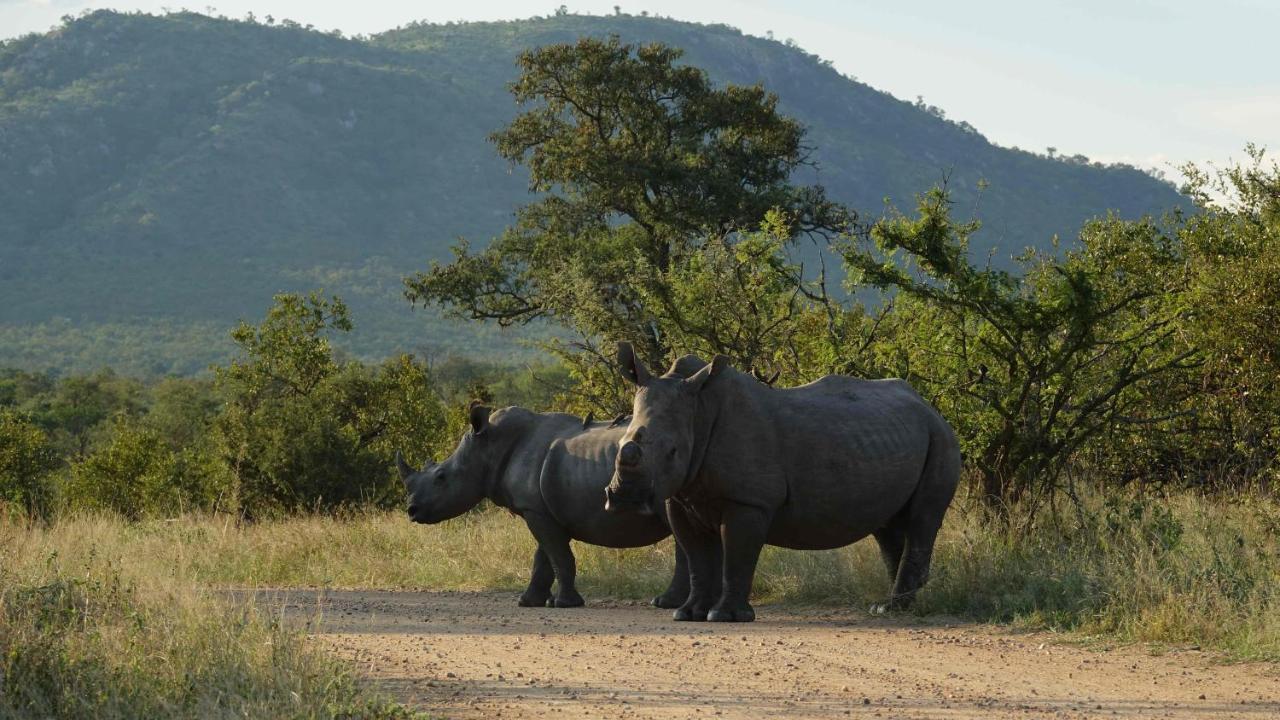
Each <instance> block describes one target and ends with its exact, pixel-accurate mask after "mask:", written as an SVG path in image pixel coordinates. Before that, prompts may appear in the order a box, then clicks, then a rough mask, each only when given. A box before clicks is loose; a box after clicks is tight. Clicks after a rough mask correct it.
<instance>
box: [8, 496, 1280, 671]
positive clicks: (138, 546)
mask: <svg viewBox="0 0 1280 720" xmlns="http://www.w3.org/2000/svg"><path fill="white" fill-rule="evenodd" d="M0 537H3V538H4V539H3V544H4V547H6V548H9V549H10V550H8V552H17V553H19V554H22V555H24V556H28V557H49V556H51V555H55V554H56V555H57V556H59V557H62V558H70V557H85V556H88V555H90V554H93V553H97V554H98V555H99V556H101V557H104V558H109V559H110V561H111V562H113V563H115V564H116V565H117V566H118V567H119V568H120V569H121V572H123V573H124V575H126V576H127V577H134V578H153V577H166V578H174V579H178V580H181V581H182V582H186V583H189V584H191V585H193V586H199V587H211V586H227V585H235V586H253V587H259V586H308V587H346V588H382V589H438V590H480V589H503V590H510V591H513V592H514V591H517V590H519V589H520V588H522V587H523V586H524V585H525V583H526V582H527V580H528V569H529V562H530V560H531V558H532V555H533V550H534V543H533V540H532V538H531V537H530V535H529V533H528V531H527V530H526V529H525V527H524V523H523V522H522V521H520V520H519V519H518V518H515V517H512V516H510V515H508V514H507V513H505V512H501V511H496V510H488V511H484V512H476V513H472V514H469V515H466V516H464V517H462V518H459V519H457V520H453V521H450V522H448V523H444V524H442V525H439V526H431V527H425V526H419V525H414V524H412V523H410V522H409V521H408V520H407V519H406V518H405V517H403V515H402V514H401V513H381V512H369V513H364V514H356V515H352V516H349V517H345V518H331V517H307V518H293V519H285V520H280V521H275V522H269V523H261V524H256V525H237V524H236V523H234V522H232V521H230V520H228V519H218V518H200V517H195V518H182V519H179V520H176V521H169V522H161V521H148V522H141V523H133V524H130V523H125V522H122V521H120V520H117V519H114V518H111V517H107V516H101V515H96V516H94V515H84V516H77V517H69V518H64V519H62V520H59V521H58V522H56V523H54V524H53V525H50V526H48V527H45V528H38V527H33V528H25V529H23V528H16V527H13V526H6V528H5V529H4V530H2V531H0ZM575 552H576V554H577V556H578V567H579V586H580V587H581V589H582V590H583V593H584V594H586V595H587V596H588V598H600V597H606V596H607V597H614V598H620V599H635V600H645V599H648V598H649V597H650V596H652V595H653V594H656V593H657V592H659V591H661V590H662V589H663V588H664V587H665V585H666V583H667V581H668V580H669V579H670V572H671V567H672V545H671V541H670V540H667V541H665V542H663V543H661V544H659V545H657V546H655V547H651V548H640V549H634V550H610V549H606V548H598V547H592V546H586V545H578V544H575ZM887 591H888V581H887V577H886V573H885V571H884V568H883V565H882V563H881V561H880V558H879V554H878V552H877V550H876V547H875V545H874V542H873V541H871V540H867V541H864V542H861V543H858V544H856V545H854V546H852V547H848V548H844V549H841V550H834V551H827V552H794V551H787V550H782V549H778V548H766V551H765V553H764V555H763V556H762V558H761V562H760V568H759V571H758V573H757V575H756V587H755V597H756V600H757V601H758V602H792V603H818V604H835V605H849V606H853V607H867V606H869V605H870V604H871V603H873V602H875V601H877V600H880V599H882V598H883V596H884V595H885V593H886V592H887ZM513 602H514V599H513ZM915 612H917V613H921V614H946V615H952V616H958V617H963V618H970V619H974V620H979V621H998V622H1011V623H1018V624H1022V625H1026V626H1030V627H1048V628H1054V629H1060V630H1067V631H1072V632H1076V633H1081V634H1087V635H1099V636H1103V637H1106V638H1113V639H1115V640H1119V641H1126V642H1129V641H1137V642H1154V643H1162V644H1178V645H1188V644H1198V645H1201V646H1204V647H1206V648H1216V649H1219V650H1222V651H1224V652H1226V653H1228V654H1229V655H1231V656H1233V657H1237V658H1260V659H1271V660H1280V502H1277V500H1275V499H1273V498H1268V497H1265V496H1261V495H1248V496H1241V497H1236V498H1211V497H1204V496H1200V495H1195V494H1177V495H1173V496H1169V497H1162V498H1155V497H1143V496H1137V495H1135V496H1126V497H1118V496H1114V495H1113V496H1111V497H1110V499H1104V498H1102V497H1095V498H1088V499H1086V503H1085V506H1084V507H1082V508H1081V511H1080V512H1079V513H1078V514H1076V513H1066V514H1065V515H1064V518H1063V519H1062V520H1061V521H1060V522H1057V523H1055V522H1047V521H1046V522H1042V523H1040V524H1039V525H1038V526H1036V527H1035V528H1034V529H1032V530H1030V531H1026V532H1024V533H1022V534H1017V533H1015V532H1013V531H1007V530H1002V529H1000V528H999V527H998V526H996V525H994V524H992V523H989V522H987V521H986V520H985V518H984V516H983V515H982V514H981V513H979V512H977V511H972V510H967V509H966V508H965V507H964V506H963V505H960V506H958V507H956V508H954V509H953V511H952V512H951V513H950V514H949V516H948V519H947V522H946V525H945V526H944V527H943V531H942V534H941V536H940V538H939V540H938V543H937V546H936V549H935V553H934V564H933V576H932V579H931V580H930V582H929V584H928V586H927V587H926V588H925V590H924V591H923V592H922V593H921V595H920V598H919V602H918V604H917V607H916V610H915Z"/></svg>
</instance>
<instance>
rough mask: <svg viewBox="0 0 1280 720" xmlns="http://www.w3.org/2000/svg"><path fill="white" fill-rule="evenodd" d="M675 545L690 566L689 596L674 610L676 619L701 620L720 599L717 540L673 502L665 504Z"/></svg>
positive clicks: (718, 542)
mask: <svg viewBox="0 0 1280 720" xmlns="http://www.w3.org/2000/svg"><path fill="white" fill-rule="evenodd" d="M667 515H668V516H669V517H670V518H671V531H672V533H673V534H674V535H675V536H676V546H677V547H680V548H682V549H683V550H684V552H685V556H686V561H687V562H688V566H689V593H688V597H686V598H685V600H684V604H682V605H681V606H680V607H678V608H676V610H675V612H674V613H672V617H673V618H675V619H676V620H695V621H702V620H706V619H707V611H708V610H710V609H711V605H712V603H714V602H715V601H716V598H718V597H719V596H720V539H719V538H717V537H716V535H715V533H713V532H711V531H710V530H708V529H707V528H706V527H705V526H703V525H702V524H700V523H698V522H697V521H696V520H695V519H694V518H692V517H691V516H690V515H689V513H688V511H687V510H685V509H684V508H683V507H681V506H680V505H678V504H676V503H674V502H668V503H667Z"/></svg>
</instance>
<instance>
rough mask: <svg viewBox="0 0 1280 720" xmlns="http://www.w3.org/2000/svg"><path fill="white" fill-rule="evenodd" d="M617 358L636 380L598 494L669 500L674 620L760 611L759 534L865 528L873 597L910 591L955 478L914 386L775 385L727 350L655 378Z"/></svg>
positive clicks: (800, 541)
mask: <svg viewBox="0 0 1280 720" xmlns="http://www.w3.org/2000/svg"><path fill="white" fill-rule="evenodd" d="M618 364H619V368H620V370H621V372H622V374H623V375H624V376H625V377H626V378H628V379H629V380H631V381H632V382H634V383H635V384H636V386H637V390H636V395H635V402H634V410H633V414H632V417H631V423H630V425H629V426H628V428H627V430H626V434H625V436H624V438H623V444H622V447H621V449H620V451H619V453H618V459H617V462H616V469H615V473H614V478H613V481H612V482H611V483H610V485H609V487H608V488H607V490H606V498H607V501H606V506H607V507H608V508H610V509H612V510H613V511H615V512H618V511H621V510H628V509H630V510H639V511H640V512H639V513H637V514H652V513H653V512H654V510H655V508H657V507H659V504H660V503H664V502H665V504H666V511H667V514H668V515H669V516H670V522H671V526H672V529H673V530H674V531H675V535H676V540H677V541H678V542H679V543H680V545H681V546H683V547H684V550H685V552H686V553H688V555H689V569H690V575H691V583H692V588H691V590H690V594H689V599H688V600H687V601H686V602H685V603H684V605H682V606H680V607H679V608H678V609H677V610H676V611H675V619H676V620H704V619H705V620H712V621H740V622H745V621H751V620H753V619H755V611H754V610H753V609H752V607H751V605H750V603H748V598H749V596H750V594H751V582H752V578H753V576H754V575H755V568H756V560H757V559H758V558H759V556H760V549H761V547H762V546H763V545H765V544H766V543H768V544H770V545H779V546H782V547H788V548H797V549H803V550H818V549H826V548H837V547H841V546H844V545H848V544H850V543H853V542H856V541H857V540H860V539H861V538H864V537H866V536H867V535H874V536H875V538H876V541H877V542H878V543H879V545H880V553H881V556H882V557H883V559H884V563H885V566H886V568H887V569H888V571H889V576H890V581H891V582H892V583H893V590H892V593H891V595H890V597H889V600H888V602H887V604H886V605H885V606H882V607H883V608H886V609H897V608H902V607H906V606H907V605H909V604H910V603H911V601H912V600H913V599H914V597H915V595H916V591H918V590H919V589H920V587H921V586H922V585H924V583H925V580H926V579H927V578H928V574H929V561H930V558H931V556H932V554H933V543H934V540H935V538H936V537H937V534H938V529H939V528H940V527H941V525H942V517H943V515H944V514H945V513H946V511H947V507H948V506H949V505H950V503H951V498H952V496H953V495H954V494H955V490H956V485H957V484H958V483H959V478H960V450H959V446H958V444H957V443H956V438H955V434H954V433H953V432H952V430H951V428H950V427H949V426H948V425H947V423H946V421H944V420H943V419H942V417H941V416H940V415H939V414H938V413H937V411H935V410H934V409H933V408H932V407H930V406H929V404H928V403H926V402H925V401H924V400H923V399H921V397H920V396H919V395H917V394H916V392H915V391H914V390H913V389H912V388H911V386H909V385H908V384H907V383H905V382H903V381H901V380H858V379H855V378H851V377H844V376H836V375H831V376H827V377H824V378H822V379H820V380H818V381H816V382H813V383H810V384H808V385H804V386H802V387H796V388H788V389H775V388H770V387H767V386H765V385H763V384H761V383H759V382H756V380H755V379H753V378H751V377H750V376H748V375H746V374H744V373H740V372H738V371H736V370H734V369H733V368H731V367H729V362H728V359H727V358H725V357H724V356H722V355H720V356H716V358H715V360H714V361H712V363H711V364H710V365H708V364H706V363H705V362H703V361H701V360H699V359H698V358H695V357H692V356H686V357H684V358H681V359H680V360H678V361H676V363H675V364H674V365H672V367H671V370H670V371H668V372H667V374H666V375H663V376H662V377H653V376H651V375H650V374H649V371H648V370H647V369H646V368H645V366H644V363H643V362H641V361H640V360H639V358H637V357H636V356H635V354H634V352H633V351H632V349H631V346H630V345H628V344H626V343H622V344H620V345H619V348H618ZM659 514H661V513H659ZM721 579H722V580H723V584H721V582H720V580H721Z"/></svg>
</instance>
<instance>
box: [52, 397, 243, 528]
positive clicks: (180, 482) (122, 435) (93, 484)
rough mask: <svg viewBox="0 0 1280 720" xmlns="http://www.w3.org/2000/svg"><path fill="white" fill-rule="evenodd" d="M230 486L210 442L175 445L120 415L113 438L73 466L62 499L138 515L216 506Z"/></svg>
mask: <svg viewBox="0 0 1280 720" xmlns="http://www.w3.org/2000/svg"><path fill="white" fill-rule="evenodd" d="M229 489H230V483H229V478H228V475H227V471H226V469H225V468H224V467H222V466H221V465H220V464H219V463H218V462H217V459H216V458H215V457H214V455H213V453H212V449H211V448H210V447H209V446H208V445H207V443H206V444H201V445H193V446H189V447H185V448H182V449H181V450H176V451H175V450H173V449H172V448H170V446H169V445H168V444H167V443H166V442H165V439H164V437H163V436H162V435H161V434H160V433H159V432H158V431H156V430H153V429H151V428H148V427H145V426H143V425H141V423H139V422H138V421H137V420H134V419H130V418H127V417H123V416H121V417H118V418H117V419H116V420H115V422H114V427H113V429H112V432H111V435H110V438H109V440H107V441H106V442H105V443H104V444H103V445H102V446H100V447H98V448H96V449H94V450H93V451H92V452H90V453H89V454H87V455H86V456H85V457H84V458H83V459H81V460H80V461H78V462H76V463H74V464H73V465H72V466H71V474H70V477H69V479H68V480H67V483H66V485H65V488H64V490H63V503H64V504H65V505H66V506H67V507H68V508H69V509H72V510H75V509H86V510H107V511H110V512H114V513H118V514H120V515H121V516H123V517H126V518H130V519H135V520H136V519H139V518H142V517H147V516H172V515H178V514H181V513H183V512H194V511H200V510H213V509H217V508H218V507H219V500H221V499H223V497H224V496H225V495H226V494H227V492H228V490H229Z"/></svg>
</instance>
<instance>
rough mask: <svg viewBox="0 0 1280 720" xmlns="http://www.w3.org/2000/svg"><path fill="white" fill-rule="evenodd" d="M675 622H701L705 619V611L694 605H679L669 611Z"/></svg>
mask: <svg viewBox="0 0 1280 720" xmlns="http://www.w3.org/2000/svg"><path fill="white" fill-rule="evenodd" d="M671 617H672V618H673V619H674V620H676V621H677V622H702V621H704V620H706V619H707V611H706V610H704V609H702V608H700V607H698V606H696V605H688V604H686V605H681V606H680V607H678V608H676V611H675V612H673V613H671Z"/></svg>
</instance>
